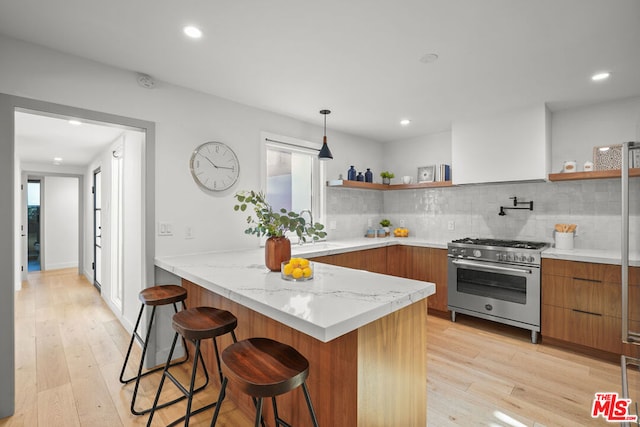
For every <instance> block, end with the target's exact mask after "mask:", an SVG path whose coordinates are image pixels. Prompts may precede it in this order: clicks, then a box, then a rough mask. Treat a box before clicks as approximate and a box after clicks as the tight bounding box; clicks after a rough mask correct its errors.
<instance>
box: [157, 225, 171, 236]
mask: <svg viewBox="0 0 640 427" xmlns="http://www.w3.org/2000/svg"><path fill="white" fill-rule="evenodd" d="M158 236H173V224H171V223H170V222H159V223H158Z"/></svg>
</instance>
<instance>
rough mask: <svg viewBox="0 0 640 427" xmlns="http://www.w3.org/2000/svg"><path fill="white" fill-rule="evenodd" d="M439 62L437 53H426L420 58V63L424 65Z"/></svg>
mask: <svg viewBox="0 0 640 427" xmlns="http://www.w3.org/2000/svg"><path fill="white" fill-rule="evenodd" d="M437 60H438V54H437V53H426V54H424V55H422V56H421V57H420V62H422V63H424V64H430V63H432V62H436V61H437Z"/></svg>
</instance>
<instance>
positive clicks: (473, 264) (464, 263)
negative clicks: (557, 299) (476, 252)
mask: <svg viewBox="0 0 640 427" xmlns="http://www.w3.org/2000/svg"><path fill="white" fill-rule="evenodd" d="M451 262H452V263H454V264H455V265H461V266H467V267H477V268H481V269H484V270H489V271H507V272H510V273H521V274H531V270H526V269H523V268H514V267H502V266H500V265H493V264H484V263H480V262H471V261H464V260H460V259H454V260H451Z"/></svg>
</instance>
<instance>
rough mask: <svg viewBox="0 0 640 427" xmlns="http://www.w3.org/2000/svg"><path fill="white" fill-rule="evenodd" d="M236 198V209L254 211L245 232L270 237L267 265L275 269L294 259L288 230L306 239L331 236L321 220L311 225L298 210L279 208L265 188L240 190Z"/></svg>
mask: <svg viewBox="0 0 640 427" xmlns="http://www.w3.org/2000/svg"><path fill="white" fill-rule="evenodd" d="M234 197H235V198H236V200H237V201H238V204H236V205H234V206H233V210H235V211H239V212H245V211H246V210H247V209H248V208H250V209H252V210H253V214H251V215H249V216H248V217H247V224H249V227H248V228H247V229H246V230H244V232H245V233H246V234H255V235H257V236H258V237H261V236H267V237H268V238H267V242H266V243H265V264H266V265H267V267H268V268H269V270H271V271H280V264H281V263H282V262H283V261H288V260H289V259H290V258H291V242H290V241H289V239H288V238H287V236H286V234H287V233H288V232H291V233H294V234H295V235H296V236H298V238H299V239H300V240H301V241H303V242H306V241H307V238H311V239H312V240H318V239H321V238H324V237H326V236H327V233H326V232H325V231H323V230H324V225H322V224H320V223H319V222H316V223H314V224H310V223H308V222H307V221H306V220H305V219H304V218H303V217H302V216H300V214H298V213H297V212H293V211H287V210H286V209H284V208H281V209H279V210H278V211H275V210H274V209H273V207H272V206H271V205H270V204H269V203H268V202H267V201H266V199H265V195H264V193H262V192H261V191H260V192H258V191H253V190H251V191H239V192H238V193H236V194H235V195H234Z"/></svg>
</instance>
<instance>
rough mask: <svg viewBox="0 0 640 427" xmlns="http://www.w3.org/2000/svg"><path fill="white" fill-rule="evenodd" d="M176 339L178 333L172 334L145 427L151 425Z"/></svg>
mask: <svg viewBox="0 0 640 427" xmlns="http://www.w3.org/2000/svg"><path fill="white" fill-rule="evenodd" d="M177 341H178V334H177V333H176V334H174V336H173V342H172V343H171V350H169V357H167V363H166V364H165V365H164V372H163V373H162V378H160V384H159V385H158V391H157V392H156V397H155V399H153V406H152V407H151V411H150V412H149V419H148V420H147V427H151V420H153V415H154V414H155V412H156V409H157V407H158V400H160V393H161V392H162V387H163V386H164V379H165V378H166V377H167V376H166V375H165V374H166V373H167V370H168V369H169V364H170V363H171V356H172V355H173V350H174V349H175V348H176V342H177Z"/></svg>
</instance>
